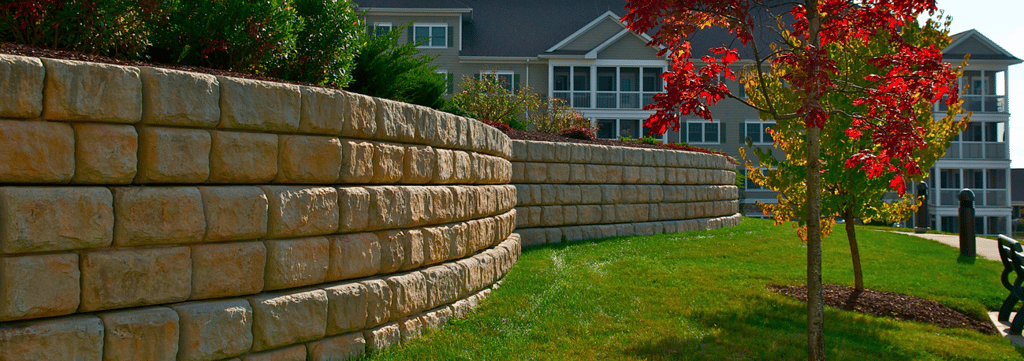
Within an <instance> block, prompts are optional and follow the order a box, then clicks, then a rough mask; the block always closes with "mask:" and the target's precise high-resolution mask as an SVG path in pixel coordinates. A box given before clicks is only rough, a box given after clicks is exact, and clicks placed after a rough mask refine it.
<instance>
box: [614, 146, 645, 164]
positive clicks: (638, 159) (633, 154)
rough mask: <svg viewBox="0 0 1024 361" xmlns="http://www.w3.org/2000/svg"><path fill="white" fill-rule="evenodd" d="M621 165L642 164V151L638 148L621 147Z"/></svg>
mask: <svg viewBox="0 0 1024 361" xmlns="http://www.w3.org/2000/svg"><path fill="white" fill-rule="evenodd" d="M619 164H622V165H630V166H644V165H646V164H644V151H643V150H642V149H638V148H622V163H619Z"/></svg>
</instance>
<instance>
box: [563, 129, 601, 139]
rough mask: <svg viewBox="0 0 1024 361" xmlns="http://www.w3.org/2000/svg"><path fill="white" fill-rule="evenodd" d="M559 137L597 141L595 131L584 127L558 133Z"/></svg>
mask: <svg viewBox="0 0 1024 361" xmlns="http://www.w3.org/2000/svg"><path fill="white" fill-rule="evenodd" d="M558 135H561V136H563V137H566V138H572V139H582V140H595V139H597V135H595V134H594V132H593V131H591V130H590V129H587V128H583V127H574V128H566V129H562V130H560V131H558Z"/></svg>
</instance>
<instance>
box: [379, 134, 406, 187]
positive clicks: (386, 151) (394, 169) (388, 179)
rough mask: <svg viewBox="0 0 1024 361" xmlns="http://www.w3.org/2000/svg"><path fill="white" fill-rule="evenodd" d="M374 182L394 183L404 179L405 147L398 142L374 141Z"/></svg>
mask: <svg viewBox="0 0 1024 361" xmlns="http://www.w3.org/2000/svg"><path fill="white" fill-rule="evenodd" d="M373 145H374V148H373V178H372V182H373V183H382V184H393V183H398V182H399V181H400V180H401V179H402V169H403V168H404V167H405V147H403V146H401V145H397V144H387V143H374V144H373Z"/></svg>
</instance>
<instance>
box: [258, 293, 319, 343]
mask: <svg viewBox="0 0 1024 361" xmlns="http://www.w3.org/2000/svg"><path fill="white" fill-rule="evenodd" d="M248 300H249V305H250V306H252V315H253V325H252V335H253V344H252V351H263V350H269V349H273V348H277V347H281V346H285V345H291V344H295V343H300V342H306V341H312V340H316V339H319V338H323V337H324V335H325V334H326V330H327V293H326V292H324V291H323V290H311V291H307V292H282V293H271V294H261V295H257V296H252V297H249V298H248Z"/></svg>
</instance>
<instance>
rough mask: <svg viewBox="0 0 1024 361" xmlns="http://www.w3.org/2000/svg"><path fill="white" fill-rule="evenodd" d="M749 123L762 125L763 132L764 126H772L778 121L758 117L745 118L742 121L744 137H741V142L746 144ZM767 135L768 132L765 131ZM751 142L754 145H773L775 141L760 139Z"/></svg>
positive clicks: (762, 130)
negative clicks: (754, 118) (756, 118)
mask: <svg viewBox="0 0 1024 361" xmlns="http://www.w3.org/2000/svg"><path fill="white" fill-rule="evenodd" d="M747 124H757V125H760V126H761V132H764V128H765V127H767V126H772V125H775V124H777V123H776V122H774V121H765V120H760V119H758V120H744V121H743V123H742V125H743V137H741V138H740V143H743V144H744V145H745V144H746V143H747ZM767 135H768V134H767V133H764V136H767ZM751 144H752V145H772V144H773V142H765V141H763V140H762V141H759V142H751Z"/></svg>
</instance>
